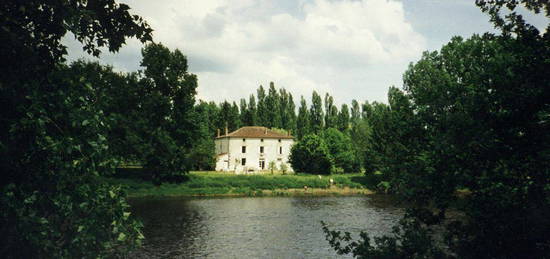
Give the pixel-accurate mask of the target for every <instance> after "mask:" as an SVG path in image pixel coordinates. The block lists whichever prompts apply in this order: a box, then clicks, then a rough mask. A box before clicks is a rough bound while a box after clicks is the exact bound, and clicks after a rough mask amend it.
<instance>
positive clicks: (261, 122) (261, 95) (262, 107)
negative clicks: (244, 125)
mask: <svg viewBox="0 0 550 259" xmlns="http://www.w3.org/2000/svg"><path fill="white" fill-rule="evenodd" d="M256 94H257V96H258V106H257V107H258V111H257V112H258V126H265V127H267V125H268V123H269V122H268V117H267V116H268V114H267V106H266V103H265V102H266V100H265V99H266V95H265V90H264V87H263V86H261V85H260V87H258V90H256Z"/></svg>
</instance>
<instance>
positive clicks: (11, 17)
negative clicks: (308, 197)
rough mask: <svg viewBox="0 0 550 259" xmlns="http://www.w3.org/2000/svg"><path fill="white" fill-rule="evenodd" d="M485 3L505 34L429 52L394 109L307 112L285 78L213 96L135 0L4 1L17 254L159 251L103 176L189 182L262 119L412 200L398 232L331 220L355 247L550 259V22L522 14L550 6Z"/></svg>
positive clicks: (7, 174)
mask: <svg viewBox="0 0 550 259" xmlns="http://www.w3.org/2000/svg"><path fill="white" fill-rule="evenodd" d="M475 4H476V5H477V6H478V7H479V8H480V9H481V11H482V12H484V13H486V14H487V15H488V16H489V19H490V22H492V23H493V24H494V26H495V28H496V29H497V31H498V33H485V34H483V35H473V36H471V37H469V38H461V37H454V38H452V39H451V40H450V41H449V42H448V43H447V44H445V45H444V46H442V47H441V49H440V50H438V51H431V52H430V51H427V52H424V53H423V54H422V57H421V58H420V60H418V61H416V62H414V63H411V64H410V66H409V67H408V69H407V70H406V71H404V74H403V87H402V88H398V87H390V88H389V90H388V100H387V104H385V103H378V102H372V103H370V102H368V101H361V100H360V101H356V100H354V101H352V103H351V104H349V105H348V104H342V105H341V106H340V107H337V106H336V105H335V104H334V100H333V97H332V96H331V95H330V94H329V93H326V94H325V95H324V96H322V95H320V94H318V93H317V92H315V91H313V92H312V95H311V99H310V101H309V102H307V101H306V98H308V97H304V96H301V97H300V100H299V105H296V103H295V100H294V98H295V97H294V96H293V95H292V93H290V92H288V91H286V90H285V89H284V87H275V85H274V83H270V84H269V87H267V88H264V87H263V86H259V87H258V89H257V92H256V93H255V94H254V93H251V94H250V95H249V96H248V97H246V96H244V97H243V98H242V99H241V100H240V102H239V103H237V102H229V101H225V102H222V103H219V104H217V103H214V102H204V101H200V100H196V91H197V87H198V83H197V76H196V75H194V74H192V73H190V72H189V71H188V69H189V68H188V63H187V57H186V56H185V55H184V53H182V52H181V51H180V50H177V49H176V50H170V49H169V48H167V47H166V46H164V45H162V44H161V43H156V42H154V41H153V37H152V31H153V30H152V28H151V27H150V26H149V25H148V23H147V22H146V21H145V20H144V19H143V18H141V17H139V16H137V15H133V14H132V13H130V7H129V6H128V5H126V4H118V3H116V2H115V1H114V0H99V1H82V0H74V1H11V0H9V1H3V2H2V3H1V4H0V14H1V15H0V30H1V31H2V33H1V34H0V40H1V41H2V42H3V43H2V45H1V47H0V60H2V61H1V62H2V72H3V73H2V74H1V75H0V104H1V105H2V107H4V108H3V109H2V110H0V120H1V123H0V170H1V172H2V182H1V185H0V192H1V195H0V204H1V205H0V206H1V210H0V222H1V223H0V234H1V235H0V238H1V245H0V247H1V248H0V257H2V258H111V257H120V256H124V255H125V254H126V253H127V252H128V251H130V250H132V249H133V248H135V247H138V246H140V245H141V243H142V241H143V239H144V236H143V235H142V233H141V228H142V224H141V223H140V222H139V221H138V220H137V219H136V218H134V217H133V216H132V215H130V213H129V212H128V208H129V205H128V204H127V202H126V199H125V197H126V196H125V191H124V189H123V188H122V187H121V186H118V185H111V184H108V183H105V182H103V181H101V180H100V178H101V177H104V176H111V175H113V174H115V171H116V169H117V168H119V167H122V166H125V165H135V164H138V165H140V166H142V167H143V169H144V171H146V172H149V173H150V174H151V179H152V181H153V182H155V183H161V182H181V181H185V180H186V174H187V172H189V171H190V170H208V169H211V168H212V165H213V162H214V161H213V159H214V156H213V155H214V154H213V153H214V146H213V141H214V138H215V137H216V134H217V129H224V128H226V127H227V128H228V130H230V131H231V130H235V129H237V128H239V127H241V126H245V125H255V126H266V127H269V128H274V129H279V130H285V131H289V132H291V133H292V134H293V135H294V136H295V137H296V140H297V143H296V144H295V146H294V147H293V149H292V154H291V163H292V166H293V167H294V168H295V169H296V170H297V171H299V172H305V173H315V174H330V173H348V172H349V173H356V172H364V173H365V174H372V173H374V172H378V173H379V174H381V175H382V177H383V179H382V180H383V182H384V183H385V185H386V186H385V187H386V188H385V189H386V191H387V192H390V193H392V194H394V195H395V196H396V197H398V198H399V199H400V200H402V201H404V202H406V203H407V204H409V205H408V209H407V213H406V215H405V217H404V218H403V219H402V221H401V222H400V224H399V225H398V226H396V227H395V229H394V233H393V235H391V236H385V237H375V238H371V237H370V236H369V234H368V233H363V234H362V235H361V237H360V239H359V240H353V239H352V238H351V237H350V235H349V234H346V233H341V232H339V231H338V230H332V229H329V228H327V227H325V228H324V230H325V233H326V235H327V239H328V241H329V244H330V245H331V246H332V247H333V248H334V249H335V250H336V251H338V252H339V253H341V254H351V255H353V256H355V257H360V258H548V254H550V238H549V237H550V235H549V234H548V233H549V229H550V88H549V86H550V74H549V72H548V71H550V27H548V28H546V30H545V31H539V30H538V29H537V28H536V27H535V26H533V25H530V24H529V23H528V22H526V21H525V20H524V19H523V18H522V16H521V15H520V14H519V13H518V12H517V9H516V8H517V7H518V6H519V5H521V6H523V8H525V9H526V10H527V11H529V12H533V13H536V14H540V15H544V16H545V17H547V18H550V4H549V3H547V2H545V1H530V0H508V1H483V0H478V1H476V3H475ZM503 12H504V13H505V15H503ZM68 32H71V33H72V34H73V35H74V36H75V39H76V40H78V41H80V42H81V43H82V44H83V46H84V50H85V51H86V52H88V53H89V54H91V55H93V56H96V57H99V56H100V55H101V52H102V50H103V51H104V50H108V51H111V52H115V51H117V50H119V49H120V48H121V46H123V45H124V44H125V43H126V41H127V39H128V38H136V39H138V40H139V41H141V42H142V43H144V47H143V48H142V50H141V53H142V60H141V62H140V66H141V68H142V69H141V70H139V71H134V72H125V73H122V72H117V71H115V70H114V69H113V68H112V67H109V66H105V65H101V64H99V63H96V62H90V61H85V60H80V61H76V62H73V63H67V62H66V54H67V47H66V46H64V45H63V44H62V43H61V42H62V41H61V39H62V38H63V37H64V36H65V35H66V34H67V33H68ZM275 80H276V79H275ZM458 190H462V191H463V192H462V193H466V194H465V195H458V194H457V191H458ZM451 212H452V213H451ZM450 215H454V217H450ZM456 215H458V216H456ZM436 227H440V228H441V227H442V228H443V229H444V230H445V235H444V238H442V240H436V239H435V238H434V235H433V234H432V233H433V230H434V228H436ZM319 245H320V246H324V245H328V244H319Z"/></svg>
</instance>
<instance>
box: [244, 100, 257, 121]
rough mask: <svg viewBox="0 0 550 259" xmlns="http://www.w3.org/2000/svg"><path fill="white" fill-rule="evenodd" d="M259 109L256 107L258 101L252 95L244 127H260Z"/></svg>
mask: <svg viewBox="0 0 550 259" xmlns="http://www.w3.org/2000/svg"><path fill="white" fill-rule="evenodd" d="M257 111H258V110H257V107H256V99H255V98H254V95H253V94H251V95H250V97H249V101H248V109H247V110H246V113H245V114H246V116H245V120H244V122H243V124H244V125H248V126H256V125H258V114H257Z"/></svg>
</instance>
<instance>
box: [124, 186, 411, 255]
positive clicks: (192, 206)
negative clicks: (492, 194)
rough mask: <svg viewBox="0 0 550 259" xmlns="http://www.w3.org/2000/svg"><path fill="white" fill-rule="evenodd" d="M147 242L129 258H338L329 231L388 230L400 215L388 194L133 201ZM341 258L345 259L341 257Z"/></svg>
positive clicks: (380, 233)
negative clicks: (325, 228)
mask: <svg viewBox="0 0 550 259" xmlns="http://www.w3.org/2000/svg"><path fill="white" fill-rule="evenodd" d="M130 204H131V205H132V212H133V213H134V215H137V217H138V218H140V219H141V220H142V221H143V224H144V235H145V237H146V240H145V242H144V245H143V248H141V249H140V250H138V251H136V252H135V253H133V254H132V258H338V257H344V256H339V255H337V254H336V253H335V252H334V251H333V250H332V248H330V247H329V245H328V242H327V241H326V240H325V236H324V233H323V230H322V227H321V223H320V221H325V222H326V223H327V225H328V226H329V227H330V228H331V229H335V230H343V231H348V232H351V233H352V234H353V235H354V236H355V237H357V236H358V234H359V232H361V231H368V232H369V234H370V235H371V236H373V235H374V236H377V235H378V236H379V235H383V234H387V233H389V231H390V230H391V227H392V226H393V225H395V224H396V223H397V221H398V220H399V219H400V218H401V216H402V215H403V208H402V207H399V206H396V205H395V202H393V200H392V199H391V197H389V196H384V195H369V196H361V197H254V198H193V199H190V198H186V199H168V200H167V199H164V200H159V199H135V200H131V201H130ZM344 258H345V257H344Z"/></svg>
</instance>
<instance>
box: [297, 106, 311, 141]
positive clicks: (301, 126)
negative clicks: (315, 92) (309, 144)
mask: <svg viewBox="0 0 550 259" xmlns="http://www.w3.org/2000/svg"><path fill="white" fill-rule="evenodd" d="M309 120H310V118H309V111H308V109H307V103H306V100H305V99H304V97H303V96H302V97H301V100H300V108H299V110H298V119H297V121H296V135H297V137H298V140H301V139H302V138H303V137H304V136H305V135H308V134H309V133H310V132H311V131H310V122H309Z"/></svg>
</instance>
